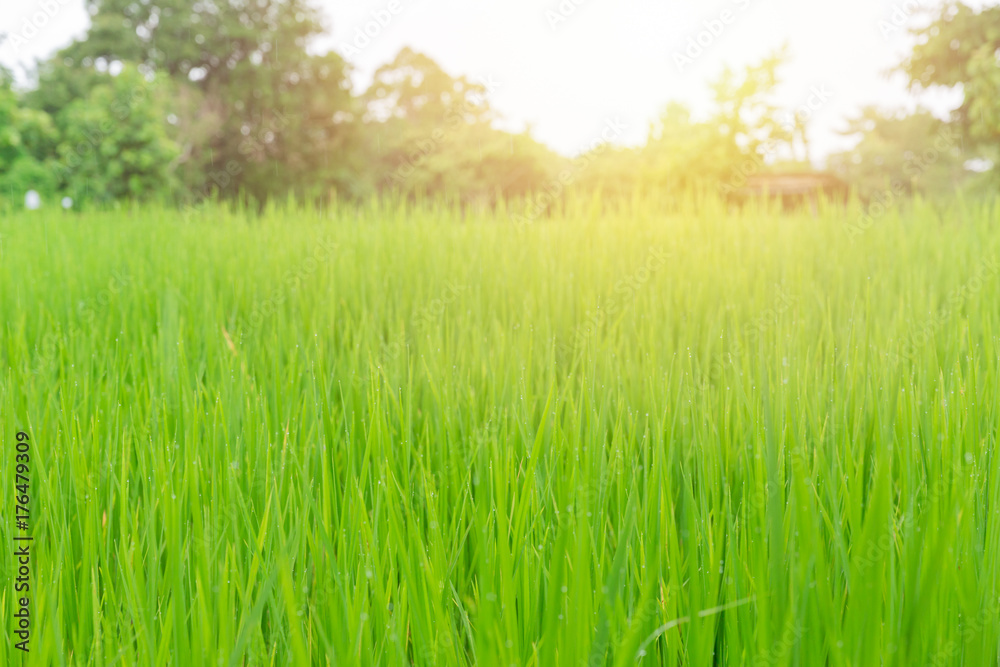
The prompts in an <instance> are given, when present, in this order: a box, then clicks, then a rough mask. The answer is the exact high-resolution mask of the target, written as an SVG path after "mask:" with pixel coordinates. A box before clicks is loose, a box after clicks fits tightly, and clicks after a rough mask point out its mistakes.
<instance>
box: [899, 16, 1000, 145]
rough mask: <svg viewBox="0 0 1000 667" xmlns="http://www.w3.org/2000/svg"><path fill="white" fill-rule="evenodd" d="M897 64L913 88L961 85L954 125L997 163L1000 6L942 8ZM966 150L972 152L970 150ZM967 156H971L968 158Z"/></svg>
mask: <svg viewBox="0 0 1000 667" xmlns="http://www.w3.org/2000/svg"><path fill="white" fill-rule="evenodd" d="M913 32H914V34H915V36H916V38H917V44H916V46H915V47H914V49H913V53H912V54H911V55H910V56H909V57H908V58H907V59H906V60H905V61H904V62H903V63H902V64H901V66H900V69H901V70H902V71H903V72H904V73H906V75H907V76H908V77H909V79H910V85H911V86H912V87H913V88H931V87H935V86H941V87H946V88H956V87H961V90H962V92H963V101H962V104H961V106H960V107H959V108H958V109H957V110H956V111H955V121H956V122H957V123H958V124H959V126H960V128H961V130H962V131H963V133H964V134H965V136H966V138H968V139H969V140H971V141H973V142H976V144H977V148H978V149H979V150H980V151H981V152H983V153H984V154H985V155H986V156H987V157H990V158H993V160H994V161H996V158H997V156H998V148H1000V97H998V96H997V94H996V92H997V90H1000V67H998V62H1000V56H998V53H1000V7H996V6H994V7H985V8H983V9H980V10H976V9H973V8H971V7H968V6H967V5H965V4H962V3H949V4H947V5H945V6H943V7H942V8H941V9H940V10H939V12H938V13H937V15H936V16H935V17H934V18H933V20H932V21H930V23H929V24H928V25H926V26H925V27H921V28H918V29H916V30H914V31H913ZM970 152H971V151H970ZM970 157H971V156H970Z"/></svg>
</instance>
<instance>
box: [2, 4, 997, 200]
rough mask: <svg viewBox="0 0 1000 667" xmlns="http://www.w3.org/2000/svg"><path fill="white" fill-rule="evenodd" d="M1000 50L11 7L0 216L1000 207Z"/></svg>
mask: <svg viewBox="0 0 1000 667" xmlns="http://www.w3.org/2000/svg"><path fill="white" fill-rule="evenodd" d="M998 48H1000V8H996V7H992V6H989V5H987V4H985V3H941V2H932V1H931V0H924V1H923V2H919V1H917V0H896V1H895V2H865V1H863V0H846V1H845V2H843V3H840V4H837V5H831V4H830V3H821V2H792V1H791V0H722V1H714V0H713V1H712V2H705V3H684V4H681V3H662V2H653V0H627V1H621V2H615V3H612V2H609V1H608V0H510V1H508V2H499V1H477V2H458V1H457V0H376V1H367V0H366V1H364V2H347V1H346V0H256V1H254V0H204V1H192V0H163V1H161V0H95V1H88V2H84V1H83V0H28V1H26V2H21V3H8V4H7V5H5V6H4V7H3V8H0V65H2V67H3V69H2V70H0V199H2V200H3V202H4V204H2V205H5V206H8V207H9V206H15V205H16V206H21V205H23V204H24V201H25V199H24V197H25V193H26V192H27V191H29V190H33V191H36V192H37V193H39V199H40V202H41V204H42V205H56V204H57V203H58V202H61V201H65V202H67V204H68V202H69V201H70V200H72V202H73V203H72V206H74V207H80V206H87V205H102V204H106V203H108V202H112V201H116V200H124V199H130V200H131V199H159V200H164V201H169V202H174V203H177V204H179V205H192V204H195V203H197V202H199V201H203V200H205V199H209V198H219V199H243V200H247V201H253V202H257V203H262V202H266V201H267V200H268V199H269V198H273V197H287V196H288V195H289V194H294V195H295V196H296V197H299V198H314V199H319V200H323V199H328V198H330V197H341V198H364V197H369V196H372V195H381V194H387V193H393V194H396V195H399V196H403V197H408V198H417V197H444V198H448V199H453V200H459V201H462V202H470V203H471V202H475V203H486V204H490V203H494V202H496V201H497V200H498V199H501V198H503V199H506V200H510V199H525V200H527V201H529V202H534V206H532V207H529V209H528V211H529V213H528V215H540V214H542V213H543V212H544V210H545V209H546V207H548V206H550V205H552V203H553V202H556V201H558V200H559V198H560V197H562V196H564V195H565V193H567V192H569V191H571V190H573V189H583V190H586V191H592V190H600V191H601V192H603V193H605V194H607V195H612V194H615V193H617V194H628V193H633V192H635V191H636V190H650V189H653V190H657V191H659V192H667V193H669V192H681V191H688V190H690V189H691V188H693V187H698V188H700V187H705V188H710V189H711V188H714V189H717V190H719V191H720V192H721V193H722V194H723V195H724V196H727V197H734V198H739V197H741V196H746V195H747V194H753V193H757V192H761V191H764V190H771V191H777V192H779V193H781V192H786V193H798V194H799V195H801V193H802V192H803V191H805V190H809V191H812V190H819V191H822V192H824V193H826V194H827V195H831V196H846V194H845V193H847V192H850V191H853V192H855V193H857V194H858V195H859V196H860V197H862V198H863V199H865V200H871V199H873V198H874V199H876V200H877V199H879V198H885V197H892V198H896V197H901V196H911V195H914V194H919V195H930V196H940V195H947V194H952V193H954V192H962V193H970V194H976V193H982V192H991V191H994V190H995V189H996V179H995V169H994V161H995V157H996V145H997V142H998V140H1000V101H997V100H996V97H995V94H994V93H995V91H996V90H997V89H998V86H1000V66H998V63H1000V60H998V53H1000V52H998ZM67 197H68V198H69V199H66V198H67Z"/></svg>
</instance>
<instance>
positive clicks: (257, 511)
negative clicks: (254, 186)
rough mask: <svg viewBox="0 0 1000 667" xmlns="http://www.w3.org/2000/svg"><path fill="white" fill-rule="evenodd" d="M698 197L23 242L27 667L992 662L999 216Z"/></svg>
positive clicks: (18, 298)
mask: <svg viewBox="0 0 1000 667" xmlns="http://www.w3.org/2000/svg"><path fill="white" fill-rule="evenodd" d="M657 196H658V194H657ZM679 200H680V201H679V203H680V206H679V208H674V209H666V210H665V209H664V208H663V207H662V201H660V200H659V199H657V198H651V199H648V200H628V201H625V202H603V203H604V204H606V205H607V208H609V209H617V210H616V211H615V212H614V213H607V214H604V215H600V214H596V215H595V213H594V210H595V206H594V201H593V199H592V197H590V196H589V195H588V196H587V197H585V198H583V199H576V198H574V197H570V198H569V199H568V200H567V201H566V205H565V206H564V207H556V208H555V210H554V211H553V213H552V215H551V216H550V217H549V218H548V219H547V220H545V221H538V222H537V224H534V225H531V226H530V227H524V228H521V229H517V228H515V227H513V226H512V225H510V224H506V223H507V222H508V221H507V220H506V218H505V217H504V216H503V215H502V214H496V213H484V214H472V215H471V217H466V218H465V221H466V223H467V224H461V222H462V220H463V212H462V211H460V210H458V209H453V208H447V207H442V206H435V207H431V206H425V205H423V204H421V203H418V204H416V205H411V204H403V203H401V204H398V205H395V204H388V203H385V202H383V201H379V200H377V199H373V200H371V201H370V202H369V203H367V204H366V205H364V206H353V205H352V206H333V207H324V208H323V209H315V208H305V209H293V210H283V209H281V208H280V207H273V209H272V210H270V211H268V212H266V213H264V214H263V215H256V214H254V215H248V214H247V212H246V211H241V210H237V209H235V208H227V207H210V208H209V209H208V210H206V211H205V213H204V215H197V216H191V217H190V218H189V219H187V220H185V219H183V218H182V216H180V215H178V214H177V213H176V212H175V211H171V210H168V209H162V208H150V207H136V208H130V209H127V210H122V211H120V212H117V213H81V214H73V215H71V216H65V215H62V212H61V211H51V212H47V211H41V212H36V213H35V214H34V215H31V214H15V215H13V216H2V217H0V238H2V239H3V246H2V249H3V253H4V255H3V257H4V261H3V262H0V423H3V424H5V425H6V427H5V428H4V429H2V430H0V449H2V451H4V452H5V455H6V456H8V457H12V451H13V437H14V433H15V432H16V431H17V430H25V431H28V432H29V433H30V435H31V439H32V443H33V444H32V468H31V470H32V472H31V479H32V489H31V492H32V498H33V502H32V504H31V507H30V512H31V531H30V532H31V534H32V535H33V537H34V542H33V544H34V545H36V547H37V548H34V547H33V549H34V551H33V561H32V568H33V580H32V607H31V608H32V611H33V614H34V617H33V618H34V621H35V624H34V626H33V630H34V634H33V644H32V647H31V648H32V653H31V654H30V658H29V660H25V661H21V659H20V658H18V657H17V655H16V654H17V653H18V652H17V651H15V650H14V649H13V647H12V642H4V643H3V645H2V646H0V662H2V663H3V664H7V665H11V666H12V667H17V666H18V665H20V664H24V665H59V664H73V665H97V666H100V665H164V664H170V665H217V664H220V663H221V664H226V665H229V664H232V665H287V664H294V665H301V666H303V667H305V666H307V665H337V666H342V665H344V666H351V665H365V666H367V665H416V666H418V667H425V666H428V667H429V666H432V665H435V666H436V665H441V666H449V667H450V666H453V665H457V666H471V665H479V666H484V667H489V666H493V665H504V666H506V665H511V664H514V665H519V666H522V665H523V666H524V667H550V666H556V667H558V666H561V665H568V666H571V667H577V666H579V665H584V664H589V665H594V666H598V665H599V666H602V667H604V666H615V667H624V666H631V665H643V666H645V665H670V666H671V667H676V666H677V665H713V664H719V665H762V664H767V665H886V666H887V667H895V666H900V667H903V666H907V667H908V666H910V665H934V666H935V667H943V666H946V665H962V664H964V665H994V664H997V659H998V653H997V650H998V646H1000V613H998V608H997V600H998V598H1000V580H998V573H1000V531H998V530H997V508H996V502H997V493H998V490H1000V486H998V485H1000V482H998V479H997V476H996V475H995V474H994V471H995V470H996V469H997V465H998V459H997V457H998V456H1000V449H998V443H997V439H998V433H1000V410H998V407H997V401H996V397H997V395H998V392H1000V365H998V363H997V360H998V359H1000V339H998V338H997V331H998V330H1000V263H998V261H1000V238H998V235H997V232H996V221H997V213H998V211H997V206H998V203H997V202H995V201H994V202H993V203H991V204H990V205H980V204H975V205H969V204H961V203H958V204H956V205H955V206H953V207H951V208H948V209H946V210H944V211H938V210H937V209H936V208H934V207H932V206H929V205H927V204H924V203H921V202H917V203H916V204H915V205H914V206H912V207H907V209H908V210H906V211H905V212H904V211H901V210H900V209H898V208H896V207H888V208H886V209H884V210H883V211H882V212H881V214H876V213H875V212H874V210H873V209H868V210H867V211H862V210H860V209H858V208H856V207H855V208H850V209H848V210H847V211H844V210H842V209H839V208H836V209H834V208H823V207H821V208H820V209H819V211H818V213H817V216H816V217H812V216H809V215H780V214H778V213H776V212H775V211H774V210H772V209H767V208H757V207H756V206H755V205H750V206H748V207H746V208H745V209H743V210H741V211H736V212H727V208H726V206H725V205H724V204H723V203H722V202H719V201H716V200H713V199H711V198H709V199H704V200H701V201H699V202H697V206H696V205H695V202H694V201H692V200H691V199H690V198H679ZM601 204H602V202H597V205H598V206H600V205H601ZM466 215H468V211H466ZM12 461H13V459H12V458H10V459H8V463H5V464H4V465H2V466H0V485H2V486H3V487H4V488H7V489H12V488H13V487H14V483H15V480H14V466H13V465H12ZM8 502H9V501H8ZM14 533H15V526H14V524H13V522H12V521H3V522H0V541H2V542H3V543H5V544H8V545H10V544H13V541H12V537H13V534H14ZM15 571H16V563H15V561H14V554H13V549H4V550H3V551H2V553H0V572H4V573H5V577H4V579H5V581H4V582H3V585H4V586H5V587H6V590H8V591H10V590H13V581H12V573H13V572H15ZM14 608H15V607H14V606H12V605H10V604H4V605H0V623H2V624H3V625H4V626H5V627H8V628H9V627H11V623H12V619H11V612H12V610H13V609H14Z"/></svg>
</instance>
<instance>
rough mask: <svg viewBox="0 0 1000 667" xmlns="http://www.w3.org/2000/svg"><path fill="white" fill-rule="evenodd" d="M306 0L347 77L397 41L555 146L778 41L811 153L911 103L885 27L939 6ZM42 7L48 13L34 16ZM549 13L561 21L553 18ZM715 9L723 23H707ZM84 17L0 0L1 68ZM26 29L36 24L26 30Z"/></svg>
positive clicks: (942, 100)
mask: <svg viewBox="0 0 1000 667" xmlns="http://www.w3.org/2000/svg"><path fill="white" fill-rule="evenodd" d="M315 1H316V2H317V3H318V4H319V6H321V7H322V8H323V10H324V12H325V14H326V18H327V27H328V34H327V35H324V36H323V37H322V38H321V40H320V42H319V43H318V44H317V50H320V51H323V50H327V49H329V48H333V49H334V50H336V51H338V52H340V53H342V54H345V55H347V54H348V53H350V52H352V51H355V49H356V52H354V53H353V54H352V55H349V56H348V60H350V61H351V62H352V63H354V65H355V66H356V69H357V72H356V76H355V79H356V84H357V85H358V86H363V85H365V84H366V83H367V82H368V81H369V80H370V77H371V74H372V73H373V72H374V70H375V69H376V68H377V67H378V66H379V65H381V64H383V63H385V62H386V61H388V60H390V59H391V58H392V57H393V56H394V55H395V54H396V52H397V51H399V49H400V48H402V47H403V46H407V45H408V46H411V47H413V48H415V49H416V50H418V51H421V52H424V53H427V54H428V55H430V56H431V57H432V58H434V59H435V60H436V61H438V62H439V63H440V64H441V65H442V66H443V67H444V68H445V70H447V71H449V72H450V73H452V74H466V75H469V76H470V77H473V78H481V79H483V80H484V81H487V80H488V81H492V82H493V83H494V84H495V86H496V88H495V91H494V92H493V93H492V94H491V96H490V99H491V101H492V103H493V106H494V108H495V109H496V110H497V111H499V112H500V114H501V115H502V116H503V117H504V118H505V119H506V122H505V123H504V125H505V126H506V127H509V128H512V129H520V128H522V127H525V126H526V125H527V126H530V127H531V128H532V132H533V134H534V136H535V137H536V138H538V139H540V140H541V141H544V142H545V143H547V144H548V145H550V146H552V147H553V148H555V149H556V150H558V151H560V152H563V153H567V154H572V153H575V152H577V151H578V150H580V149H582V148H583V147H584V146H585V145H589V144H590V143H591V142H592V141H593V140H594V139H595V138H596V137H597V136H599V134H600V131H601V129H602V128H603V127H604V125H605V123H606V122H607V121H608V120H609V119H612V118H619V119H621V120H622V121H623V122H624V123H625V124H626V125H627V126H628V129H627V130H626V132H625V133H624V135H623V138H622V142H623V143H639V142H642V141H643V140H644V138H645V136H646V132H647V129H648V126H649V123H650V122H651V121H652V120H653V119H655V118H656V116H657V115H658V113H659V112H660V111H661V110H662V109H663V107H664V105H665V104H666V103H667V102H669V101H671V100H679V101H682V102H685V103H687V104H688V105H689V106H691V107H692V108H693V109H694V110H695V111H696V113H699V112H701V113H703V112H704V111H706V109H707V108H708V99H709V93H708V85H707V84H708V81H710V80H711V79H713V78H714V77H715V76H717V75H718V73H719V72H720V70H721V69H722V67H723V66H724V65H727V64H728V65H731V66H735V67H739V66H742V65H746V64H749V63H753V62H756V61H758V60H759V59H760V58H762V57H763V56H764V55H766V54H767V53H769V52H770V51H772V50H774V49H776V48H778V47H780V46H781V45H782V44H784V43H787V44H788V45H789V48H790V55H791V63H790V64H789V65H788V66H787V67H786V68H785V70H784V71H783V79H784V81H785V83H784V84H783V86H782V88H781V90H780V97H781V100H782V102H783V103H784V104H786V105H787V106H788V107H789V109H794V107H797V106H798V105H800V104H802V103H804V102H805V101H806V100H807V99H808V98H809V96H810V94H811V93H810V91H811V89H812V88H813V87H814V86H816V87H822V88H823V89H824V90H826V91H829V93H831V95H832V96H831V98H830V99H829V101H827V102H825V103H824V104H823V105H822V106H821V108H820V109H819V110H818V111H816V112H815V113H814V114H813V117H812V142H813V150H814V153H815V155H814V157H817V156H818V157H822V156H823V155H825V154H827V153H829V152H830V151H833V150H837V149H841V148H847V147H849V146H850V142H849V141H845V139H844V138H843V137H840V136H839V135H838V133H837V130H838V129H839V128H842V127H843V120H844V118H846V117H848V116H850V115H852V114H854V113H856V112H857V110H858V109H859V108H860V107H862V106H864V105H867V104H877V105H879V106H882V107H885V108H896V107H912V106H913V105H914V104H915V103H916V102H917V100H916V99H915V98H914V97H912V96H911V95H910V94H909V93H908V92H907V91H906V88H905V81H904V79H903V78H902V77H901V76H900V75H898V74H897V75H895V76H890V75H889V74H888V72H887V71H888V70H889V69H890V68H892V67H893V66H894V65H895V64H896V63H898V62H899V61H900V59H901V58H902V56H904V55H905V54H906V53H907V52H908V45H909V39H908V37H907V35H906V34H905V31H904V30H902V29H900V30H889V28H890V26H892V25H893V21H894V20H895V21H896V22H897V23H898V22H900V19H905V21H906V22H907V23H908V24H912V23H913V22H915V21H919V20H920V18H919V14H918V13H917V12H916V11H913V10H914V9H915V8H917V7H918V6H921V7H931V6H936V5H938V4H939V0H839V2H836V3H834V2H829V1H827V0H697V1H685V2H681V1H680V0H315ZM971 4H975V5H981V4H986V3H982V2H973V3H971ZM46 7H47V8H48V11H47V14H49V15H50V16H51V18H49V17H47V16H44V15H43V14H41V13H42V12H46ZM560 7H562V8H564V11H562V12H560ZM391 9H395V10H396V12H395V13H392V11H390V10H391ZM570 9H572V12H570V11H569V10H570ZM373 12H376V13H377V12H381V16H382V20H383V23H385V25H384V27H383V26H377V30H376V29H375V28H376V25H375V24H370V22H371V21H372V20H373V18H374V15H373ZM723 12H728V13H727V14H725V15H723ZM553 16H560V17H565V20H563V21H560V22H559V23H558V24H557V25H554V26H553V25H552V23H553V18H552V17H553ZM386 17H388V19H387V18H386ZM43 18H44V19H45V20H44V22H43V21H42V20H41V19H43ZM722 18H725V20H726V23H715V24H712V22H713V21H715V20H720V19H722ZM26 21H27V22H28V23H26ZM704 22H709V23H710V24H712V25H710V26H709V27H714V28H715V32H716V33H718V34H717V35H711V36H710V35H709V33H707V32H706V33H705V34H703V35H702V41H703V43H705V44H707V46H705V47H704V48H703V49H702V53H701V54H700V55H698V56H697V57H696V58H695V59H694V60H693V62H692V63H691V64H689V65H687V66H686V67H685V68H684V69H683V71H679V68H678V65H677V63H676V60H675V53H682V54H683V53H684V51H685V50H686V49H687V47H688V40H689V38H697V37H698V35H699V33H700V32H702V31H706V30H707V28H706V25H705V23H704ZM31 23H33V24H34V26H29V24H31ZM87 24H88V17H87V14H86V12H85V10H84V8H83V0H16V1H15V2H12V1H10V0H3V2H2V3H0V33H8V35H14V34H16V35H21V36H22V37H24V39H22V40H19V42H18V44H17V45H14V44H13V43H12V41H11V39H9V38H8V39H7V40H6V41H5V42H4V43H3V44H0V63H3V64H5V65H7V66H14V67H17V66H18V65H25V64H29V63H31V62H32V60H33V59H34V58H39V57H45V56H47V55H49V54H51V53H52V52H53V51H54V50H56V49H58V48H60V47H62V46H64V45H66V44H68V43H69V42H70V41H71V39H72V38H74V37H80V36H82V35H84V34H85V31H86V27H87ZM369 24H370V25H369ZM366 26H367V27H368V28H369V30H370V32H371V33H373V34H374V35H375V36H374V37H371V38H369V39H370V41H369V43H368V44H367V45H365V44H364V42H355V39H356V37H357V34H358V32H357V31H358V29H362V30H363V29H364V28H365V27H366ZM720 26H721V30H720ZM31 27H34V28H35V30H34V31H33V34H32V35H31V36H30V37H28V36H27V35H29V33H31V29H30V28H31ZM709 37H710V38H709ZM358 46H361V47H362V48H357V47H358ZM958 101H959V98H957V97H956V95H954V94H950V95H949V94H932V95H925V96H924V97H923V98H922V99H921V102H922V103H923V104H925V105H926V106H929V107H930V108H932V109H933V110H935V111H936V112H937V113H940V114H943V113H946V112H947V111H948V110H949V109H950V108H953V107H954V106H956V105H957V103H958Z"/></svg>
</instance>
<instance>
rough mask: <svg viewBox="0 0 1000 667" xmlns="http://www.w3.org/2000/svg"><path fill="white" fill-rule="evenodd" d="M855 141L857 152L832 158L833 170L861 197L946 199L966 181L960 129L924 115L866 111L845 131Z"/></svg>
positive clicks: (867, 109) (848, 152)
mask: <svg viewBox="0 0 1000 667" xmlns="http://www.w3.org/2000/svg"><path fill="white" fill-rule="evenodd" d="M845 134H847V135H854V136H857V137H858V138H859V143H858V144H857V146H856V147H855V148H853V149H852V150H850V151H846V152H844V153H840V154H837V155H833V156H831V157H830V167H831V169H832V170H833V171H834V172H835V173H837V174H838V175H839V176H841V177H842V178H843V179H844V180H846V181H847V182H848V183H850V184H851V185H852V186H854V187H855V188H856V189H857V191H858V193H859V194H860V195H862V196H863V197H871V196H872V195H875V194H882V193H885V192H892V193H894V195H896V196H902V195H909V194H913V193H915V192H920V193H923V194H925V195H932V196H941V195H948V194H952V193H954V192H955V190H957V189H959V188H960V187H961V186H962V185H963V183H965V182H966V180H967V178H968V172H967V171H966V170H965V167H964V165H965V162H966V160H968V159H970V156H969V155H968V153H966V151H965V147H966V146H965V144H966V142H965V138H964V137H963V135H962V131H961V128H960V127H959V126H958V125H956V124H954V123H945V122H944V121H941V120H939V119H937V118H935V117H934V116H932V115H931V114H930V113H929V112H927V111H917V112H914V113H911V114H896V115H887V114H884V113H882V112H880V111H878V110H877V109H875V108H866V109H864V110H863V111H862V113H861V114H860V116H858V117H857V118H855V119H852V120H851V121H850V123H849V124H848V129H847V131H846V132H845Z"/></svg>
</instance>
